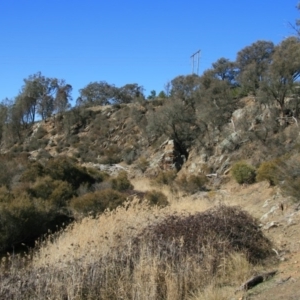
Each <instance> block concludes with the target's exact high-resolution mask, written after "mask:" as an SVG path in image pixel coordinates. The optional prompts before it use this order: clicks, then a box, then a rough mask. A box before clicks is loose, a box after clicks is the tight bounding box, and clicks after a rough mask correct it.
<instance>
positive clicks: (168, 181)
mask: <svg viewBox="0 0 300 300" xmlns="http://www.w3.org/2000/svg"><path fill="white" fill-rule="evenodd" d="M176 176H177V172H176V171H175V170H169V171H160V172H159V173H158V174H157V176H156V178H155V180H154V181H155V183H157V184H160V185H162V184H165V185H172V184H173V182H174V180H175V178H176Z"/></svg>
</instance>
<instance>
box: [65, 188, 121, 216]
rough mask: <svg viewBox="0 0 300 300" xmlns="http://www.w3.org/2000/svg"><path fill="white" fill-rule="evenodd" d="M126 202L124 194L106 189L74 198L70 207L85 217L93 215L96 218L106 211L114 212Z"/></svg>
mask: <svg viewBox="0 0 300 300" xmlns="http://www.w3.org/2000/svg"><path fill="white" fill-rule="evenodd" d="M125 200H126V197H125V195H123V194H122V193H120V192H118V191H115V190H112V189H105V190H100V191H96V192H94V193H87V194H85V195H83V196H81V197H77V198H73V199H72V200H71V202H70V206H71V208H73V209H74V210H75V211H77V212H78V213H83V214H84V215H87V214H90V213H92V214H93V215H94V216H95V215H97V214H98V213H101V212H104V211H105V210H106V209H110V210H112V209H115V208H117V207H118V206H119V205H121V204H122V203H123V202H124V201H125Z"/></svg>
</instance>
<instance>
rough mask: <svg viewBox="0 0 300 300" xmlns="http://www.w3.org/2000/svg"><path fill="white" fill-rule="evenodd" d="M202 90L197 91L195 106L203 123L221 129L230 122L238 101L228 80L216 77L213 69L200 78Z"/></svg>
mask: <svg viewBox="0 0 300 300" xmlns="http://www.w3.org/2000/svg"><path fill="white" fill-rule="evenodd" d="M200 83H201V85H200V89H199V90H198V91H197V93H196V96H195V99H196V102H195V106H196V109H197V113H198V115H199V117H200V118H201V119H202V121H203V122H205V123H206V124H212V125H213V127H217V128H220V127H221V126H222V125H224V124H225V123H228V121H229V120H230V117H231V114H232V112H233V111H234V110H235V109H236V100H235V98H234V95H233V92H232V86H231V84H230V82H229V81H228V80H222V79H220V77H219V76H216V72H215V70H213V69H209V70H207V71H205V72H204V74H203V75H202V76H201V77H200Z"/></svg>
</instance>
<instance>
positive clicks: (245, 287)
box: [236, 271, 277, 292]
mask: <svg viewBox="0 0 300 300" xmlns="http://www.w3.org/2000/svg"><path fill="white" fill-rule="evenodd" d="M276 273H277V271H272V272H268V273H263V274H260V275H256V276H254V277H252V278H250V279H249V280H247V281H246V282H245V283H243V284H242V285H241V286H240V287H239V288H238V289H237V290H236V292H237V291H247V290H250V289H252V288H253V287H255V286H256V285H258V284H260V283H262V282H264V281H266V280H268V279H270V278H271V277H273V276H274V275H275V274H276Z"/></svg>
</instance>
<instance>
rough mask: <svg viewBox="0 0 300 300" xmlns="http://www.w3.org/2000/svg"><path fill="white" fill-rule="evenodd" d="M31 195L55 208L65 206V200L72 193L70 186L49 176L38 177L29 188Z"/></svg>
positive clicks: (70, 196)
mask: <svg viewBox="0 0 300 300" xmlns="http://www.w3.org/2000/svg"><path fill="white" fill-rule="evenodd" d="M29 194H30V195H31V196H32V197H35V198H40V199H42V200H44V201H48V202H50V203H51V204H52V205H53V206H54V207H55V208H59V207H65V206H66V204H67V200H69V199H71V198H72V196H73V195H74V190H73V189H72V186H71V185H70V184H69V183H67V182H65V181H61V180H53V179H52V178H51V177H49V176H45V177H42V178H38V180H36V182H35V183H34V184H33V185H32V187H31V188H30V189H29Z"/></svg>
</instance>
